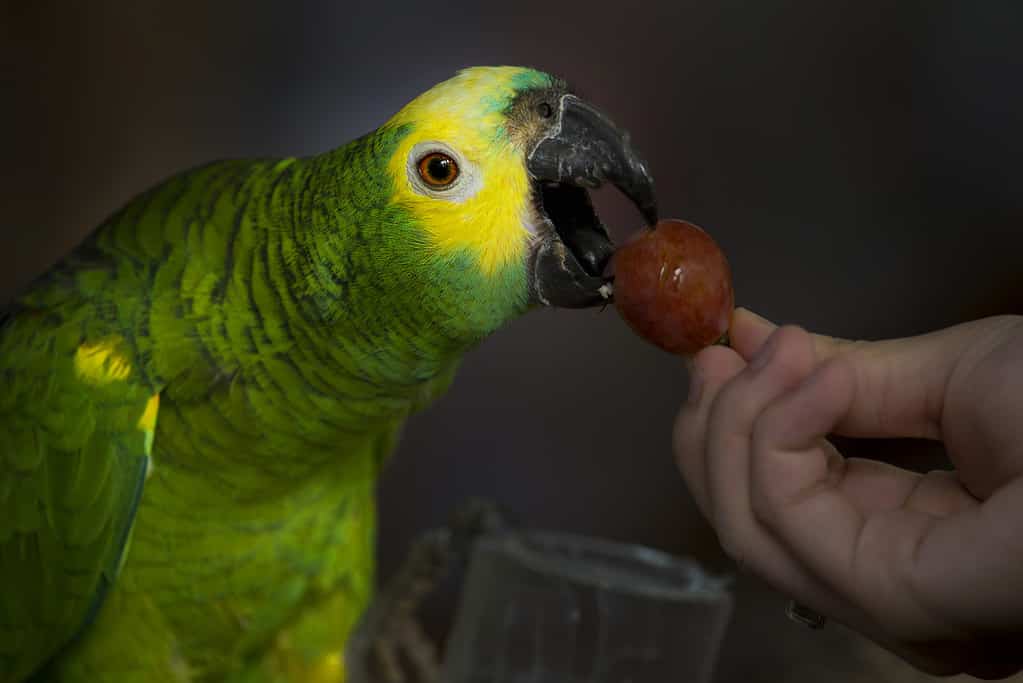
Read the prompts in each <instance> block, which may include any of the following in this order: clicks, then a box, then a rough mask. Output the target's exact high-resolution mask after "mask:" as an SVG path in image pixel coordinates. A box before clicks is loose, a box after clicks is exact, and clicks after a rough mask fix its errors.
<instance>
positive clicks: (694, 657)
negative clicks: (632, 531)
mask: <svg viewBox="0 0 1023 683" xmlns="http://www.w3.org/2000/svg"><path fill="white" fill-rule="evenodd" d="M725 583H726V580H724V579H721V578H715V577H712V576H709V575H708V574H706V573H705V572H704V571H703V570H702V569H701V568H700V567H699V566H698V565H697V564H695V563H694V562H691V561H689V560H685V559H680V558H676V557H672V556H670V555H668V554H665V553H662V552H658V551H655V550H651V549H649V548H643V547H639V546H634V545H626V544H620V543H614V542H611V541H606V540H601V539H594V538H588V537H583V536H574V535H569V534H561V533H547V532H530V533H508V534H500V535H491V536H484V537H482V538H480V539H479V540H478V541H477V543H476V545H475V548H474V550H473V554H472V558H471V561H470V564H469V571H468V575H467V577H466V582H465V586H464V589H463V591H462V597H461V603H460V605H459V609H458V613H457V615H456V620H455V626H454V628H453V630H452V633H451V638H450V639H449V641H448V647H447V654H446V657H445V661H444V673H445V675H444V676H443V677H442V680H443V681H444V682H445V683H577V682H578V683H582V682H584V681H585V683H648V682H649V683H653V682H655V681H656V682H657V683H667V682H674V681H678V682H680V683H682V682H684V683H708V682H709V681H710V680H711V676H712V675H713V669H714V664H715V662H716V660H717V654H718V649H719V646H720V644H721V640H722V636H723V635H724V632H725V628H726V626H727V623H728V619H729V617H730V616H731V610H732V599H731V596H730V594H729V593H728V591H727V590H726V588H725Z"/></svg>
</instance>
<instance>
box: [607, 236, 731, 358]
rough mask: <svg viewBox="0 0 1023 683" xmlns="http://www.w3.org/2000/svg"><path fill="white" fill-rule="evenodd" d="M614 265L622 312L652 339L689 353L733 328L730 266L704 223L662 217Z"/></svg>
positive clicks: (621, 252) (621, 250)
mask: <svg viewBox="0 0 1023 683" xmlns="http://www.w3.org/2000/svg"><path fill="white" fill-rule="evenodd" d="M612 268H613V272H614V298H615V306H616V307H617V309H618V313H619V314H620V315H621V316H622V318H624V319H625V322H626V323H628V324H629V326H630V327H631V328H632V329H633V330H634V331H635V332H636V333H637V334H638V335H639V336H641V337H643V338H644V339H646V340H647V341H649V342H650V343H652V344H654V345H656V346H659V347H661V348H662V349H664V350H665V351H668V352H670V353H675V354H682V355H689V354H693V353H696V352H697V351H699V350H700V349H702V348H704V347H706V346H710V345H711V344H714V343H715V342H719V341H721V340H722V338H723V337H724V336H725V334H726V333H727V332H728V327H729V325H730V323H731V319H732V309H733V308H734V306H735V294H734V291H733V290H732V275H731V270H730V269H729V267H728V261H727V260H726V259H725V255H724V253H723V252H722V251H721V248H720V247H718V245H717V243H716V242H714V240H713V239H711V237H710V235H708V234H707V233H706V232H704V231H703V229H701V228H700V227H698V226H696V225H693V224H692V223H687V222H686V221H682V220H677V219H665V220H661V221H658V222H657V224H656V225H655V226H654V227H653V229H652V230H644V231H643V232H642V233H641V234H640V235H639V236H638V237H636V238H634V239H633V240H631V241H629V242H627V243H626V244H624V245H622V246H621V247H620V248H619V249H618V250H617V251H616V252H615V254H614V256H613V259H612Z"/></svg>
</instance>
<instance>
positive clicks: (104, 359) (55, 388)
mask: <svg viewBox="0 0 1023 683" xmlns="http://www.w3.org/2000/svg"><path fill="white" fill-rule="evenodd" d="M85 308H86V307H82V310H79V311H77V312H72V313H64V312H62V311H60V309H58V310H57V311H53V310H34V309H21V310H18V311H17V312H15V313H13V314H8V315H7V316H6V317H4V316H2V315H0V582H2V583H3V585H4V588H3V590H0V682H3V683H6V682H8V681H19V680H22V679H23V678H25V677H26V676H28V675H30V674H31V673H32V672H33V671H36V670H37V669H39V668H40V667H41V666H43V665H44V664H46V662H47V661H48V660H50V659H51V658H53V657H54V656H55V655H56V654H58V653H59V652H60V650H61V648H63V647H64V646H66V645H68V644H69V643H70V642H71V641H73V640H74V639H75V638H76V637H77V636H78V635H79V634H80V633H82V632H83V630H84V629H85V628H86V627H87V626H88V624H89V623H91V621H92V619H93V618H94V617H95V615H96V613H97V612H98V610H99V607H100V605H101V604H102V602H103V598H104V596H105V594H106V592H107V590H108V589H109V588H110V586H111V585H112V582H113V581H114V579H115V577H116V575H117V572H118V568H119V566H120V563H121V560H122V558H123V556H124V553H125V550H126V547H127V545H128V542H129V536H130V532H131V528H132V523H133V520H134V517H135V511H136V509H137V506H138V502H139V500H140V497H141V494H142V486H143V482H144V481H145V477H146V473H147V470H148V467H149V454H150V451H151V448H152V441H153V433H154V429H155V423H156V414H157V411H158V408H159V397H158V394H155V393H154V392H153V391H152V389H147V388H146V386H145V384H144V382H143V381H142V380H141V379H140V378H139V375H140V374H141V373H139V372H136V371H135V370H134V369H133V368H132V366H131V363H130V362H129V358H130V354H129V353H128V350H127V346H126V344H125V342H124V341H123V339H121V338H120V337H118V336H117V335H103V334H100V333H98V332H96V331H95V330H90V328H96V327H97V326H96V325H95V324H94V323H93V322H92V321H94V320H95V319H96V316H95V313H93V314H92V315H91V316H90V315H89V312H88V311H87V310H85Z"/></svg>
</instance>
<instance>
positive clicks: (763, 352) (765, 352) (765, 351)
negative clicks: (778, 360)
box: [749, 332, 778, 370]
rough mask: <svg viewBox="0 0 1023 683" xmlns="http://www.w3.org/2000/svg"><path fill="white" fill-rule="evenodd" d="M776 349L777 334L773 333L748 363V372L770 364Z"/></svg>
mask: <svg viewBox="0 0 1023 683" xmlns="http://www.w3.org/2000/svg"><path fill="white" fill-rule="evenodd" d="M777 348H778V333H777V332H775V333H774V334H772V335H771V336H770V337H768V338H767V341H765V342H764V344H763V346H761V347H760V350H759V351H757V353H756V355H755V356H753V359H752V360H750V362H749V369H750V370H760V369H762V368H764V367H765V366H766V365H767V364H768V363H770V362H771V357H772V356H774V352H775V350H777Z"/></svg>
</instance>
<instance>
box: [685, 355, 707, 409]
mask: <svg viewBox="0 0 1023 683" xmlns="http://www.w3.org/2000/svg"><path fill="white" fill-rule="evenodd" d="M702 393H703V374H702V373H701V372H700V370H699V369H698V368H697V367H696V364H695V363H693V364H692V365H691V366H690V368H689V395H688V396H686V402H687V403H698V402H699V401H700V394H702Z"/></svg>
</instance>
